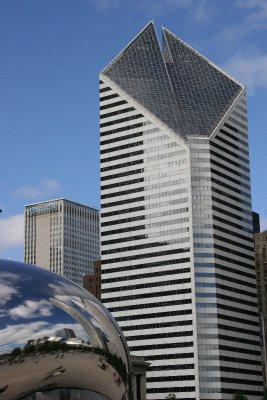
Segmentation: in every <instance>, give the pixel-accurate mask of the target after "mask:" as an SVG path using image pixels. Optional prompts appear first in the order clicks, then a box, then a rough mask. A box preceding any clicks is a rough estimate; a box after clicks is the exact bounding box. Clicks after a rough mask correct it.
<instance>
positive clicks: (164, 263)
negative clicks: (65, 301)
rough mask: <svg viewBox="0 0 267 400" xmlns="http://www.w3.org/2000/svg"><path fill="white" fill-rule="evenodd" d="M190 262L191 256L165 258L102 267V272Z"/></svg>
mask: <svg viewBox="0 0 267 400" xmlns="http://www.w3.org/2000/svg"><path fill="white" fill-rule="evenodd" d="M188 262H190V258H189V257H185V258H179V259H177V258H176V259H173V260H171V259H170V260H164V261H155V262H151V263H144V264H137V265H131V266H130V267H129V265H127V266H126V267H125V266H123V267H115V268H109V267H108V268H107V269H104V268H103V269H102V270H101V274H102V275H104V274H111V273H114V272H122V271H128V270H129V269H130V270H131V271H132V270H135V269H141V270H144V269H145V268H153V267H162V266H164V265H176V264H183V263H188Z"/></svg>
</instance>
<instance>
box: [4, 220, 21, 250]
mask: <svg viewBox="0 0 267 400" xmlns="http://www.w3.org/2000/svg"><path fill="white" fill-rule="evenodd" d="M23 235H24V215H23V214H16V215H11V216H10V217H8V218H4V219H3V218H2V217H1V219H0V252H1V250H4V249H7V248H9V247H14V246H18V245H22V244H23Z"/></svg>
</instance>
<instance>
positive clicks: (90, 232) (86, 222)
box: [24, 199, 100, 286]
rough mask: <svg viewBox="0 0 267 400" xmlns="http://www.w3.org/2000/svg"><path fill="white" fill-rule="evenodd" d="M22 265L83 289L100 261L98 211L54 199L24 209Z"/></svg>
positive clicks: (64, 200)
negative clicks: (50, 274)
mask: <svg viewBox="0 0 267 400" xmlns="http://www.w3.org/2000/svg"><path fill="white" fill-rule="evenodd" d="M24 214H25V246H24V261H25V262H26V263H28V264H34V265H39V266H41V267H44V268H47V269H49V270H50V271H51V272H55V273H57V274H59V275H63V276H65V277H66V278H68V279H70V280H72V281H73V282H75V283H78V284H79V285H81V286H82V283H83V275H84V274H86V273H90V272H92V270H93V262H94V261H95V260H97V259H99V253H100V249H99V248H100V243H99V212H98V210H96V209H94V208H91V207H88V206H85V205H82V204H78V203H75V202H73V201H69V200H66V199H56V200H50V201H44V202H40V203H35V204H30V205H27V206H26V207H25V213H24Z"/></svg>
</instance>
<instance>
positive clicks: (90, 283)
mask: <svg viewBox="0 0 267 400" xmlns="http://www.w3.org/2000/svg"><path fill="white" fill-rule="evenodd" d="M83 287H84V288H85V289H86V290H88V292H90V293H92V294H93V295H94V296H95V297H96V298H97V299H98V300H101V260H97V261H95V262H94V270H93V273H92V274H84V276H83Z"/></svg>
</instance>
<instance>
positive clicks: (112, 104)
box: [100, 100, 127, 110]
mask: <svg viewBox="0 0 267 400" xmlns="http://www.w3.org/2000/svg"><path fill="white" fill-rule="evenodd" d="M123 104H127V101H125V100H120V101H116V102H115V103H111V104H105V105H104V106H100V110H106V109H107V108H112V107H117V106H122V105H123Z"/></svg>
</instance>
